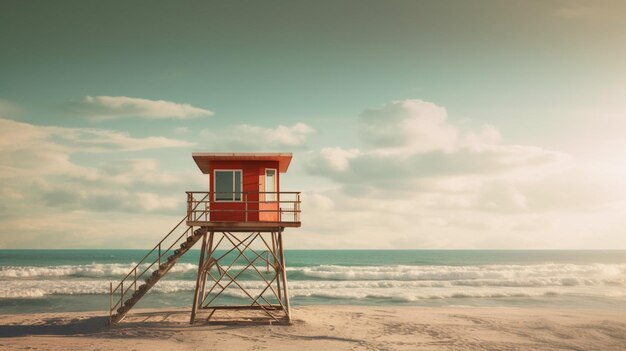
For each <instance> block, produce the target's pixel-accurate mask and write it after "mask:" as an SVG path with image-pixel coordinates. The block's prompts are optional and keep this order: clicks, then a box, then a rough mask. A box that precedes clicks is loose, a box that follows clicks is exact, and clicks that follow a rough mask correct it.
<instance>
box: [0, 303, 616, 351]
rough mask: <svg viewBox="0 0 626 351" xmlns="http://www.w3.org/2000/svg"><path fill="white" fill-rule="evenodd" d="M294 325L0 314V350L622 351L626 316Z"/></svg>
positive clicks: (431, 313) (398, 315)
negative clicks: (108, 323) (109, 324)
mask: <svg viewBox="0 0 626 351" xmlns="http://www.w3.org/2000/svg"><path fill="white" fill-rule="evenodd" d="M292 313H293V316H294V321H293V324H292V325H289V326H283V325H271V326H270V325H250V324H244V325H242V324H238V325H223V324H222V325H218V324H205V323H198V324H196V325H194V326H190V325H189V324H188V320H189V312H188V310H187V309H161V310H135V311H132V312H131V313H130V314H129V317H127V318H126V319H125V320H124V321H123V322H122V323H121V324H119V325H117V326H115V327H113V328H109V327H107V326H106V325H105V324H106V317H103V316H102V313H97V312H77V313H45V314H16V315H2V316H0V350H50V351H54V350H63V351H69V350H102V351H104V350H137V351H143V350H149V351H158V350H177V351H184V350H230V351H232V350H298V351H304V350H316V351H318V350H626V315H625V314H624V313H623V312H610V311H589V310H556V309H555V310H549V309H527V308H524V309H522V308H519V309H517V308H469V307H462V308H425V307H360V306H308V307H297V308H294V309H293V311H292Z"/></svg>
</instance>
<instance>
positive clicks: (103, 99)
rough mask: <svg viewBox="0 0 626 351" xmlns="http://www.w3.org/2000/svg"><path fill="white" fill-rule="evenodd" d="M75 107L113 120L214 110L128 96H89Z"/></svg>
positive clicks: (202, 113) (190, 115)
mask: <svg viewBox="0 0 626 351" xmlns="http://www.w3.org/2000/svg"><path fill="white" fill-rule="evenodd" d="M73 107H74V109H75V110H76V111H77V112H79V113H80V114H82V115H83V116H85V117H87V118H89V119H92V120H111V119H118V118H126V117H138V118H145V119H167V118H174V119H188V118H196V117H210V116H212V115H213V112H211V111H209V110H206V109H202V108H199V107H194V106H191V105H189V104H181V103H176V102H171V101H165V100H148V99H141V98H132V97H127V96H87V97H86V98H85V99H84V100H83V101H81V102H79V103H75V104H73Z"/></svg>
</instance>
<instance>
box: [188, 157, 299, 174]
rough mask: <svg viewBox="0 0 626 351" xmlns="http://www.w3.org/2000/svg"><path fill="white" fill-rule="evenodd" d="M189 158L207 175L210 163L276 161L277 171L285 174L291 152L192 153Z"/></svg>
mask: <svg viewBox="0 0 626 351" xmlns="http://www.w3.org/2000/svg"><path fill="white" fill-rule="evenodd" d="M191 157H193V160H194V161H196V164H197V165H198V168H200V170H201V171H202V173H204V174H208V173H209V164H210V163H211V162H212V161H278V171H279V172H280V173H285V172H287V168H289V164H290V163H291V157H292V155H291V152H285V153H267V152H194V153H192V154H191Z"/></svg>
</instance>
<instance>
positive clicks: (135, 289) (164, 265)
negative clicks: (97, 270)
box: [109, 216, 207, 325]
mask: <svg viewBox="0 0 626 351" xmlns="http://www.w3.org/2000/svg"><path fill="white" fill-rule="evenodd" d="M186 219H187V216H185V218H183V220H181V221H180V222H179V223H178V225H177V226H176V227H174V229H172V230H171V231H170V232H169V233H168V234H167V235H166V236H165V237H164V238H163V239H162V240H161V241H160V242H159V243H158V244H157V245H156V246H155V247H154V248H153V249H152V250H150V252H148V254H146V256H144V258H143V259H142V260H141V261H140V262H139V263H138V264H137V265H136V266H135V267H134V268H133V269H132V270H131V271H130V272H129V273H128V274H127V275H126V277H124V279H122V280H121V281H120V283H119V284H118V285H117V286H116V287H115V289H114V288H113V283H111V284H110V287H109V325H112V324H115V323H118V322H120V321H121V320H122V319H124V317H125V316H126V314H127V313H128V311H129V310H130V309H131V308H132V307H133V306H134V305H135V304H136V303H137V302H138V301H139V300H141V298H142V297H143V296H144V295H145V294H146V293H147V292H148V291H149V290H150V289H151V288H152V287H153V286H154V285H155V284H156V283H157V282H158V281H159V280H160V279H161V278H162V277H163V276H165V275H166V274H167V272H169V270H170V269H171V268H172V267H173V266H174V265H175V264H176V262H178V259H180V258H181V257H182V256H183V255H184V254H185V253H187V251H189V249H191V248H192V247H193V246H194V245H195V244H196V243H197V242H198V240H199V239H200V238H202V236H203V235H204V234H205V233H206V232H207V228H206V227H200V228H198V229H196V230H195V231H193V232H192V230H193V229H192V227H187V226H186V225H185V226H183V223H184V222H185V221H186ZM185 227H186V228H187V229H186V230H185V231H184V232H183V233H182V234H181V235H180V236H176V235H175V234H174V235H173V233H175V232H176V230H178V229H179V228H181V229H184V228H185ZM170 243H171V244H170ZM176 246H178V248H176V249H174V247H176ZM154 256H156V258H154ZM150 262H151V263H150ZM146 264H148V267H147V268H145V269H142V268H141V267H140V265H146ZM141 280H143V281H144V283H143V284H141V285H138V284H137V282H138V281H141ZM114 300H115V301H116V303H115V304H114V303H113V301H114Z"/></svg>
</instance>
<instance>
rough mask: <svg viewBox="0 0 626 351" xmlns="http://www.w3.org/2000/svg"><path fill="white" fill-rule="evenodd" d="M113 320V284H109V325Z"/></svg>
mask: <svg viewBox="0 0 626 351" xmlns="http://www.w3.org/2000/svg"><path fill="white" fill-rule="evenodd" d="M112 318H113V283H112V282H109V325H111V319H112Z"/></svg>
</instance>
